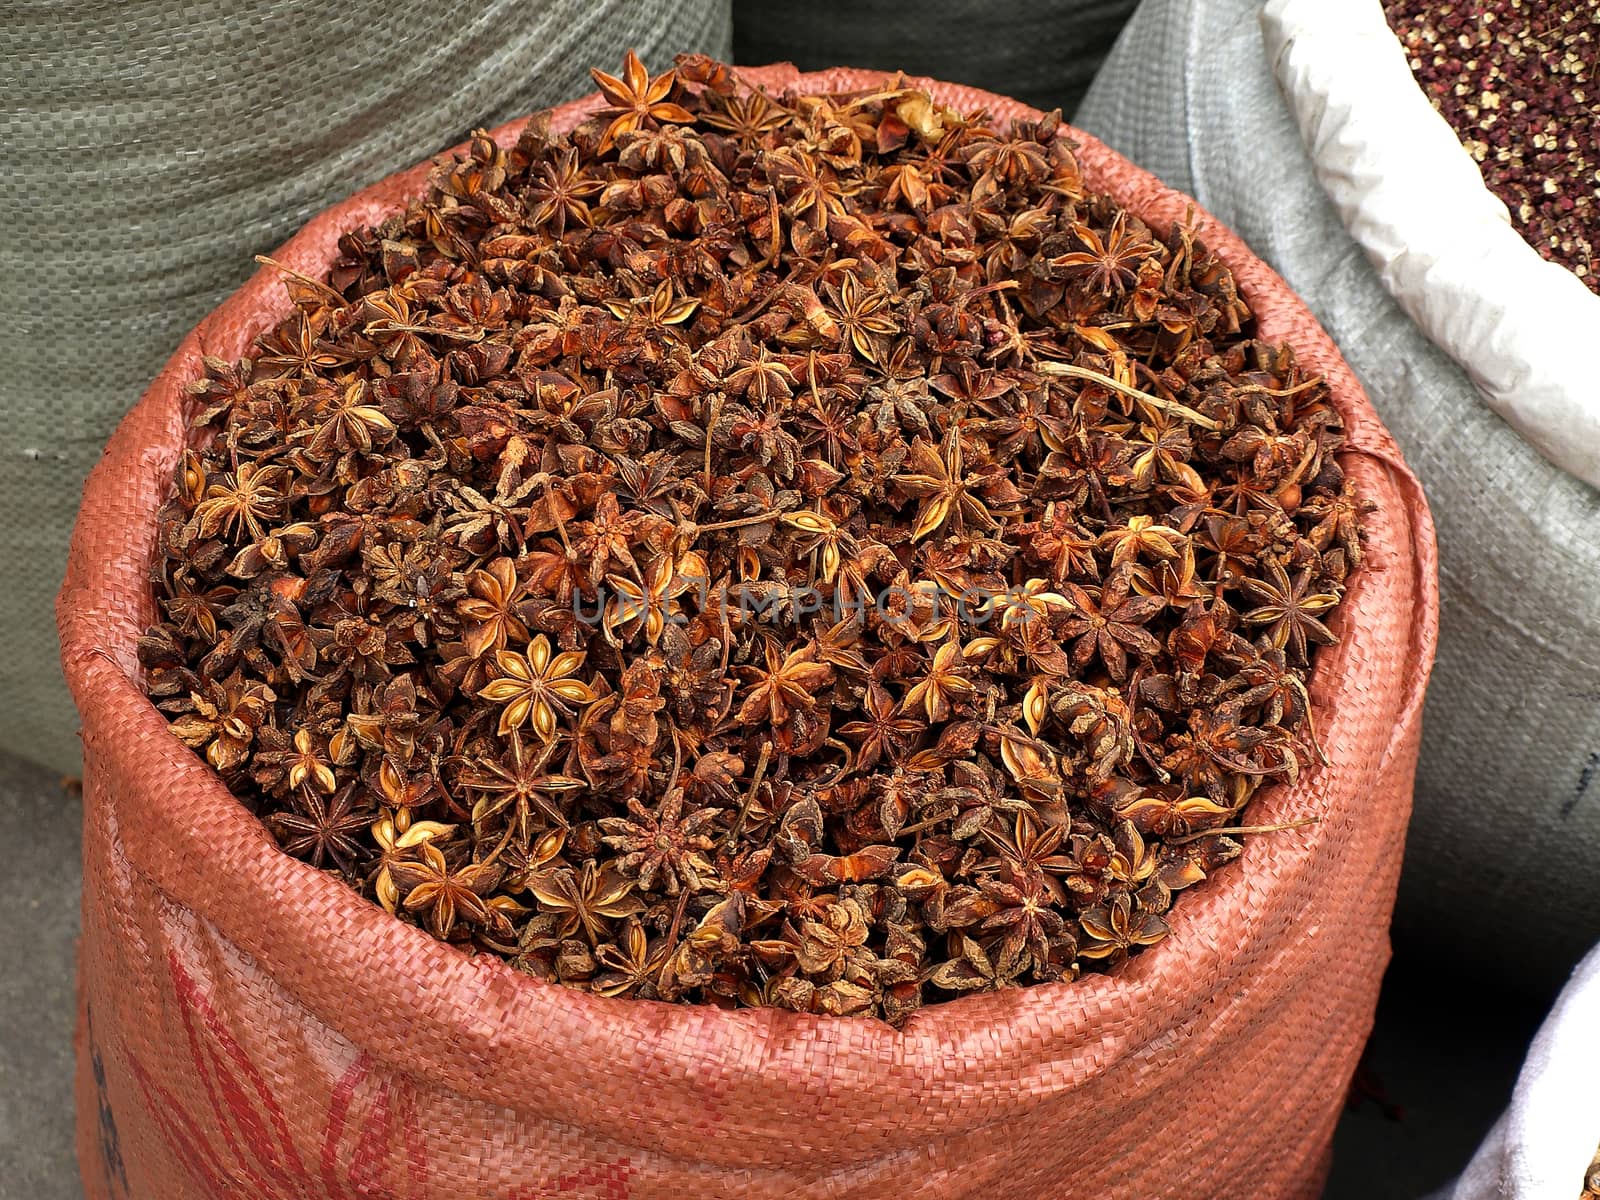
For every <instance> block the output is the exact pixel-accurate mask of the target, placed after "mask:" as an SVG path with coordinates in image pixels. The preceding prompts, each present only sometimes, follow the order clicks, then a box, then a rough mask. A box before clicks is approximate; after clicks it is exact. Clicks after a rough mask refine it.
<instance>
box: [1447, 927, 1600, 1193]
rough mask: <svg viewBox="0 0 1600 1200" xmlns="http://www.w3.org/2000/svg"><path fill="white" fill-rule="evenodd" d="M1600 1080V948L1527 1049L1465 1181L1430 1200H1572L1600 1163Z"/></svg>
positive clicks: (1581, 968)
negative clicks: (1598, 1095)
mask: <svg viewBox="0 0 1600 1200" xmlns="http://www.w3.org/2000/svg"><path fill="white" fill-rule="evenodd" d="M1596 1078H1600V946H1597V947H1596V948H1595V949H1593V950H1591V951H1590V952H1589V955H1588V957H1587V958H1585V959H1584V960H1583V961H1582V962H1581V963H1579V964H1578V967H1577V969H1576V970H1575V971H1573V973H1572V978H1571V980H1569V981H1568V983H1567V986H1566V987H1564V988H1563V989H1562V990H1561V995H1560V996H1559V997H1557V999H1556V1002H1555V1006H1554V1008H1552V1009H1551V1012H1550V1015H1549V1016H1548V1017H1547V1018H1545V1022H1544V1024H1543V1025H1542V1026H1541V1027H1540V1029H1539V1034H1538V1036H1537V1037H1535V1038H1534V1039H1533V1045H1531V1046H1529V1047H1528V1057H1527V1059H1526V1060H1525V1061H1524V1062H1523V1064H1522V1071H1521V1072H1520V1073H1519V1074H1518V1076H1517V1086H1516V1090H1515V1091H1514V1092H1513V1094H1512V1097H1511V1105H1510V1107H1508V1108H1507V1109H1506V1112H1505V1115H1504V1116H1502V1117H1501V1118H1500V1120H1498V1121H1497V1122H1495V1126H1494V1128H1493V1129H1491V1130H1490V1131H1489V1136H1488V1137H1486V1138H1484V1140H1483V1145H1482V1146H1480V1147H1479V1148H1478V1152H1477V1153H1476V1154H1475V1155H1473V1156H1472V1161H1471V1162H1470V1163H1468V1164H1467V1169H1466V1171H1465V1172H1464V1173H1463V1174H1462V1176H1461V1178H1460V1179H1458V1180H1456V1182H1455V1183H1454V1184H1453V1185H1452V1186H1450V1187H1447V1188H1444V1189H1442V1190H1440V1191H1439V1192H1436V1193H1435V1194H1434V1195H1433V1196H1432V1197H1431V1200H1572V1198H1573V1197H1574V1196H1576V1195H1577V1194H1578V1191H1579V1190H1580V1188H1581V1187H1582V1181H1583V1180H1584V1177H1585V1176H1586V1175H1587V1174H1588V1168H1589V1165H1590V1163H1591V1162H1593V1161H1595V1160H1596V1159H1597V1158H1600V1150H1597V1149H1596V1146H1597V1145H1600V1106H1597V1105H1596V1104H1595V1102H1594V1081H1595V1079H1596ZM1585 1194H1586V1195H1587V1194H1588V1193H1587V1192H1585Z"/></svg>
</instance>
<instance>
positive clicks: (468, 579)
mask: <svg viewBox="0 0 1600 1200" xmlns="http://www.w3.org/2000/svg"><path fill="white" fill-rule="evenodd" d="M597 78H598V79H599V80H600V82H601V84H602V88H603V90H604V94H605V97H606V99H607V101H608V102H609V104H610V106H611V107H610V108H609V109H607V110H606V111H605V112H603V113H602V114H600V115H599V116H597V117H595V118H594V119H592V120H591V121H589V122H588V123H586V124H585V125H583V126H582V127H580V128H579V129H578V130H577V131H575V132H574V133H573V134H571V135H570V136H564V137H557V136H553V135H552V134H551V133H550V130H549V126H548V121H547V120H546V119H543V118H536V119H535V120H533V121H531V122H530V123H529V125H528V126H527V128H526V130H525V131H524V132H523V134H522V136H521V138H520V140H519V141H518V143H517V144H516V146H515V147H513V148H512V149H510V150H504V149H502V148H500V147H498V146H496V145H495V144H494V143H493V142H491V141H490V140H489V139H488V138H487V137H486V136H484V135H482V134H479V135H477V136H475V137H474V139H473V141H472V143H471V145H470V147H469V149H468V151H467V152H466V153H464V154H462V155H460V156H458V157H456V158H455V159H453V160H451V161H445V162H441V163H440V164H439V165H438V166H437V167H436V168H435V170H434V171H433V173H432V176H431V177H430V182H429V187H428V191H427V193H426V195H424V196H423V197H421V198H419V199H418V200H417V201H416V202H415V203H413V204H412V205H411V206H410V207H409V208H408V209H407V211H406V212H405V213H403V214H401V215H398V216H395V217H393V218H390V219H389V220H387V221H385V222H384V223H382V224H381V225H380V226H378V227H377V228H375V229H362V230H355V231H352V232H350V233H349V234H347V235H346V236H345V237H344V238H343V239H342V240H341V243H340V252H341V253H340V258H339V260H338V261H337V263H336V264H335V265H334V267H333V269H332V270H331V272H330V273H329V275H328V277H327V279H326V280H325V281H322V280H311V279H307V278H303V277H301V276H298V275H293V274H289V275H288V276H287V280H286V282H287V285H288V288H289V292H290V297H291V300H292V304H293V311H292V312H291V314H290V316H289V317H287V318H286V319H285V320H284V321H283V322H282V323H281V324H280V325H279V326H278V327H277V328H276V329H274V330H272V331H270V332H268V333H267V334H265V335H264V336H263V337H261V338H260V339H259V342H258V350H257V353H256V354H255V356H254V357H253V358H252V359H250V360H247V361H243V362H240V363H237V364H227V363H222V362H215V361H213V362H209V363H208V365H207V377H206V378H205V379H203V380H200V381H198V382H197V383H196V384H195V385H194V393H195V396H196V404H197V414H196V417H195V429H196V439H195V444H194V448H193V449H192V450H190V451H189V452H187V453H186V455H185V456H184V459H183V463H182V465H181V468H180V470H179V473H178V480H177V490H176V495H175V496H174V498H173V500H172V501H171V503H170V504H169V505H168V506H167V508H166V509H165V511H164V513H163V516H162V545H163V560H162V562H161V563H160V564H159V565H158V568H157V570H156V587H157V593H158V598H159V601H160V606H161V612H162V614H163V619H162V621H161V623H160V624H158V625H157V626H156V627H155V628H153V629H152V630H151V631H150V633H149V635H148V636H147V637H146V638H144V639H143V640H142V642H141V646H140V653H141V659H142V661H143V663H144V665H145V667H146V670H147V677H148V686H149V691H150V694H151V695H152V697H153V698H154V699H155V700H156V702H157V703H158V704H159V705H160V707H161V708H162V709H163V710H164V711H165V712H166V713H167V714H168V715H169V717H170V719H171V721H172V728H173V730H174V732H175V733H176V734H177V735H178V736H179V737H181V738H183V740H184V741H185V742H187V743H188V744H189V745H190V746H192V747H194V748H195V749H196V750H197V751H199V752H201V753H203V754H204V755H205V757H206V758H207V760H208V761H209V762H210V763H211V765H212V766H213V767H215V768H216V769H217V770H218V771H219V772H220V773H221V774H222V775H223V777H224V779H225V780H226V781H227V782H228V784H229V786H230V787H231V788H232V789H233V790H234V791H235V792H236V794H238V795H239V796H240V797H241V799H242V800H243V801H244V802H245V803H247V804H249V805H251V806H252V807H253V808H254V809H255V810H256V811H257V812H259V813H260V814H261V815H262V817H263V819H264V821H265V823H266V825H267V827H268V828H269V829H270V830H271V831H272V832H273V833H274V835H275V836H276V837H277V838H278V839H279V842H280V844H281V845H282V846H283V847H284V849H285V850H286V851H287V852H289V853H291V854H294V855H296V856H297V857H300V858H302V859H304V860H305V861H307V862H309V863H311V864H312V865H315V866H320V867H323V868H325V869H329V870H333V871H337V872H338V873H339V874H340V875H341V876H342V877H343V878H344V879H345V880H346V881H347V882H349V884H350V885H351V886H352V887H354V888H356V889H358V890H360V891H361V892H362V894H364V895H367V896H369V897H371V898H372V899H374V900H375V901H377V902H378V903H381V904H383V905H384V906H385V907H386V908H387V909H388V910H389V911H391V912H392V913H394V914H396V916H397V917H399V918H401V919H403V920H408V921H411V922H414V923H416V924H418V925H419V926H420V927H422V928H424V929H426V930H427V931H428V932H430V933H431V934H433V935H434V936H436V937H439V938H441V939H445V940H448V941H452V942H455V943H457V944H460V945H461V946H462V947H463V948H466V949H470V950H478V951H488V952H493V953H497V954H500V955H503V956H505V957H507V958H509V959H510V960H511V961H512V962H513V963H514V964H515V965H516V966H517V967H518V968H520V969H522V970H525V971H528V972H530V973H532V974H535V975H537V976H539V977H541V978H545V979H550V980H555V981H560V982H562V983H566V984H569V985H571V986H574V987H583V988H588V989H591V990H593V991H595V992H598V993H600V994H604V995H609V996H638V997H648V998H657V999H666V1000H684V1001H700V1002H710V1003H717V1004H723V1005H734V1004H775V1005H781V1006H784V1007H787V1008H792V1009H797V1010H802V1011H811V1012H824V1013H839V1014H855V1013H862V1014H873V1015H876V1016H880V1017H882V1018H885V1019H887V1020H890V1021H893V1022H896V1023H899V1022H901V1021H903V1020H904V1019H905V1018H906V1017H908V1016H909V1015H910V1014H911V1013H912V1012H913V1011H915V1010H916V1008H917V1007H919V1006H920V1005H921V1004H923V1003H925V1002H928V1001H932V1000H938V999H946V998H949V997H951V996H954V995H957V994H959V993H961V992H963V991H968V990H974V989H992V988H999V987H1007V986H1014V985H1018V984H1026V983H1038V982H1047V981H1053V980H1064V979H1071V978H1074V977H1075V976H1076V975H1077V974H1078V973H1079V972H1080V971H1082V970H1088V969H1106V970H1114V969H1116V967H1117V966H1118V965H1119V964H1120V963H1122V962H1123V961H1124V960H1125V959H1126V958H1127V957H1128V956H1129V955H1130V954H1132V953H1136V952H1137V951H1138V950H1139V949H1141V948H1142V947H1146V946H1150V945H1153V944H1155V943H1157V942H1159V941H1160V940H1161V939H1162V938H1163V937H1164V936H1165V935H1166V932H1167V925H1166V921H1165V919H1164V914H1165V913H1166V911H1167V910H1168V908H1169V907H1170V905H1171V903H1172V900H1173V895H1174V893H1175V892H1177V891H1179V890H1181V889H1183V888H1186V887H1189V886H1192V885H1194V884H1196V883H1199V882H1200V881H1202V880H1204V879H1205V878H1206V877H1207V875H1209V874H1210V873H1211V872H1212V871H1214V870H1215V869H1217V868H1218V867H1219V866H1221V865H1222V864H1224V863H1226V862H1228V861H1229V860H1230V859H1232V858H1234V857H1236V856H1237V855H1238V853H1239V852H1240V846H1239V843H1238V841H1237V840H1236V838H1237V837H1239V836H1244V835H1245V834H1248V833H1253V832H1258V831H1260V830H1259V827H1257V826H1252V825H1250V824H1248V823H1246V822H1244V821H1242V820H1241V819H1240V818H1241V816H1242V814H1244V810H1245V809H1246V808H1247V806H1248V804H1249V802H1250V800H1251V798H1252V797H1253V795H1254V794H1255V792H1256V791H1257V789H1258V788H1259V787H1260V786H1261V785H1262V784H1263V783H1264V782H1266V781H1269V780H1289V781H1293V780H1295V779H1296V778H1297V777H1298V775H1299V772H1300V769H1301V767H1302V765H1303V763H1305V762H1306V761H1307V760H1308V758H1310V757H1312V756H1315V755H1316V754H1317V753H1318V751H1317V749H1316V743H1315V730H1314V728H1313V726H1312V722H1311V712H1310V705H1309V699H1308V696H1307V692H1306V688H1305V676H1306V671H1307V669H1308V665H1309V662H1310V659H1311V657H1312V655H1313V653H1314V651H1315V648H1316V647H1317V646H1318V645H1322V644H1328V643H1331V642H1333V641H1334V640H1335V635H1334V633H1333V632H1332V631H1331V630H1330V629H1329V628H1328V625H1327V623H1326V619H1327V618H1328V616H1329V615H1330V614H1331V613H1332V611H1333V610H1334V609H1335V608H1336V606H1337V605H1338V603H1339V601H1340V599H1341V597H1342V596H1343V594H1344V586H1345V580H1346V575H1347V573H1348V572H1349V571H1350V570H1353V569H1355V568H1356V567H1358V566H1359V565H1360V561H1361V533H1360V526H1361V520H1362V515H1363V512H1364V508H1365V506H1364V505H1363V503H1362V501H1361V500H1360V498H1359V497H1358V496H1356V495H1354V494H1353V493H1352V491H1351V490H1350V487H1349V485H1348V484H1347V483H1346V482H1345V480H1344V478H1343V475H1342V472H1341V470H1340V467H1339V464H1338V460H1337V457H1336V456H1337V452H1338V451H1339V449H1340V448H1341V446H1342V444H1343V436H1342V432H1341V423H1340V419H1339V416H1338V414H1337V413H1336V412H1335V411H1334V409H1333V407H1332V405H1331V403H1330V401H1329V396H1328V391H1327V388H1326V387H1325V386H1324V385H1323V384H1322V383H1321V381H1320V380H1317V379H1315V378H1306V377H1304V376H1303V374H1302V373H1301V372H1300V370H1299V368H1298V367H1297V366H1296V364H1295V359H1294V355H1293V353H1292V351H1291V350H1289V349H1288V348H1284V347H1274V346H1268V345H1264V344H1262V343H1260V342H1258V341H1256V340H1255V339H1254V337H1253V336H1252V321H1253V318H1252V316H1251V313H1250V309H1249V306H1248V305H1247V304H1246V302H1245V301H1244V300H1243V299H1242V298H1241V297H1240V296H1239V295H1238V293H1237V291H1236V289H1235V286H1234V282H1233V278H1232V275H1231V274H1230V272H1229V271H1228V269H1227V268H1226V267H1225V266H1224V265H1223V264H1222V263H1220V262H1219V261H1218V260H1217V259H1215V258H1214V257H1213V256H1212V255H1211V254H1209V253H1208V252H1207V251H1206V249H1205V247H1204V245H1203V243H1201V242H1200V241H1199V240H1198V238H1197V237H1196V234H1195V231H1194V230H1192V229H1189V228H1186V227H1176V228H1173V229H1171V230H1168V231H1164V232H1160V231H1156V230H1152V229H1149V228H1147V227H1146V226H1145V225H1144V224H1143V223H1142V222H1140V221H1139V220H1138V219H1137V218H1136V217H1134V216H1133V215H1131V214H1129V213H1127V212H1125V211H1124V210H1122V209H1120V208H1119V207H1118V206H1117V205H1116V204H1115V203H1114V202H1113V201H1111V200H1110V199H1109V198H1107V197H1104V196H1096V195H1093V194H1088V193H1086V192H1085V191H1084V188H1083V185H1082V181H1081V177H1080V175H1079V172H1078V168H1077V163H1076V161H1075V160H1074V158H1073V155H1072V151H1071V147H1070V144H1069V143H1068V142H1067V141H1066V140H1065V139H1063V138H1062V137H1061V136H1059V116H1058V115H1052V116H1051V117H1048V118H1046V119H1044V120H1043V121H1041V122H1037V123H1022V124H1019V125H1018V126H1016V127H1015V128H1013V129H1012V130H1011V131H1009V133H999V132H996V131H994V130H992V129H990V128H988V127H987V126H986V124H985V123H984V121H983V118H982V116H981V114H959V113H955V112H952V111H950V110H948V109H945V108H942V107H941V106H939V105H937V104H935V103H934V102H933V101H932V100H931V99H930V98H929V97H928V96H927V95H926V94H924V93H922V92H919V91H917V90H915V89H912V88H908V87H905V86H903V85H901V84H898V83H893V84H886V85H885V86H884V87H882V88H880V89H878V90H876V91H874V92H871V93H869V94H859V95H849V96H786V97H770V96H765V95H762V94H760V93H752V92H750V91H748V90H746V89H744V88H742V87H741V86H740V85H739V82H738V79H737V76H736V74H735V73H734V72H733V71H732V70H731V69H730V68H727V67H724V66H722V65H720V64H716V63H712V62H709V61H707V60H704V59H688V60H684V61H682V62H681V63H680V67H679V71H678V72H677V73H669V75H668V76H664V77H662V78H661V79H657V80H651V79H649V78H647V77H646V76H645V75H644V73H643V68H642V67H640V66H639V64H638V62H637V60H636V59H634V58H633V56H631V55H630V56H629V59H628V62H627V64H626V65H625V68H624V70H623V73H622V75H621V76H620V77H615V78H613V77H611V76H605V75H601V74H599V73H597ZM1230 835H1233V836H1230Z"/></svg>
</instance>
